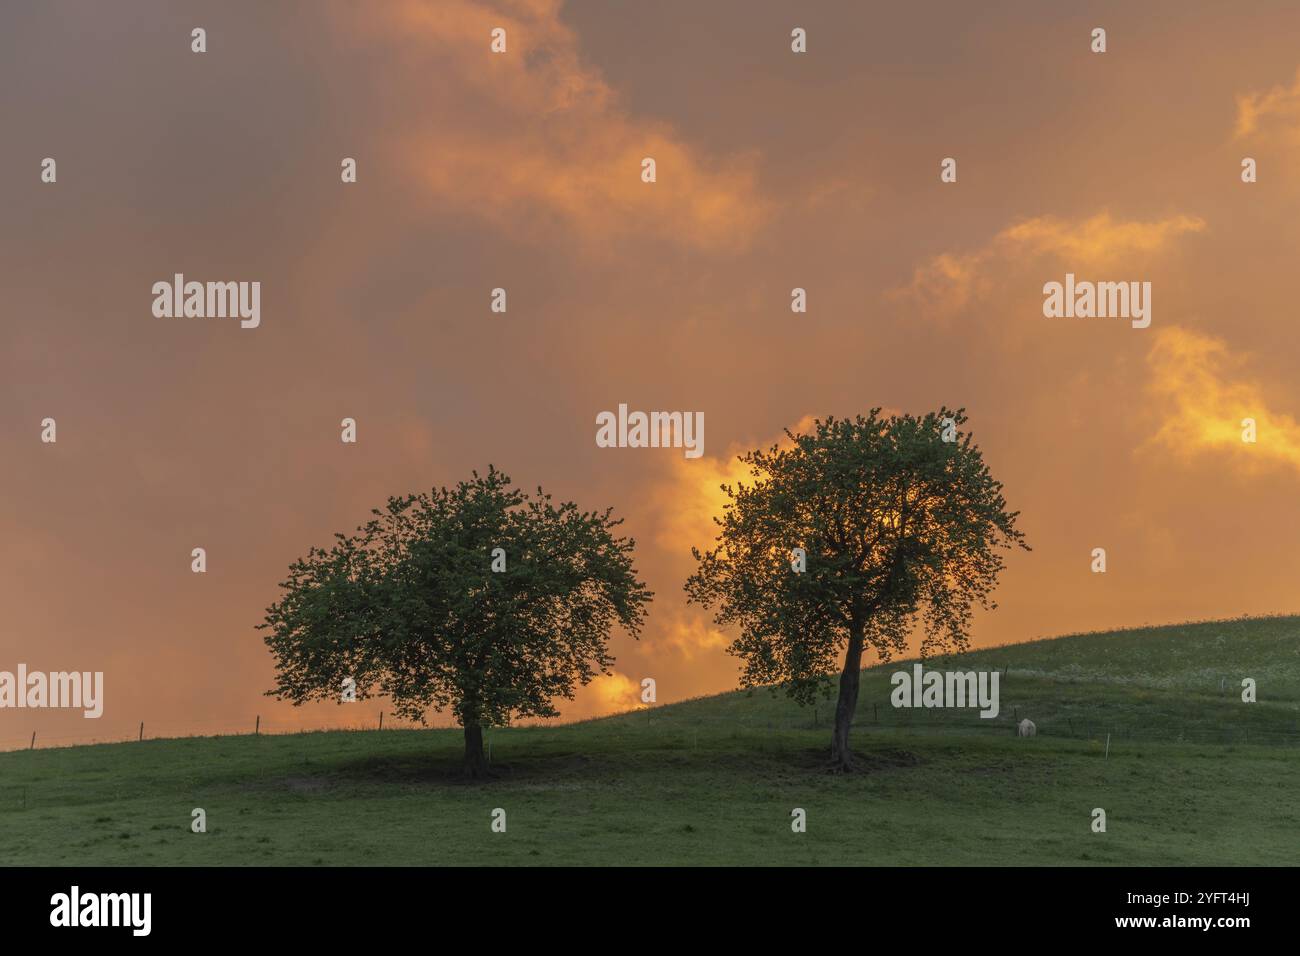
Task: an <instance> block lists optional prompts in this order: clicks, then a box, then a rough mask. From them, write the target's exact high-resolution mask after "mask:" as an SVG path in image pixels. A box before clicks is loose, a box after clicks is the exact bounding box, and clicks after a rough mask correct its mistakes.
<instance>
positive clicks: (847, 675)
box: [831, 629, 862, 772]
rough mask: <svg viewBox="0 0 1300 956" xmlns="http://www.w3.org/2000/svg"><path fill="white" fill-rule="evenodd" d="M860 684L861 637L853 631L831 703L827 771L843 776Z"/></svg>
mask: <svg viewBox="0 0 1300 956" xmlns="http://www.w3.org/2000/svg"><path fill="white" fill-rule="evenodd" d="M861 683H862V633H861V631H859V630H857V629H854V632H853V633H851V634H850V635H849V649H848V652H847V653H846V654H845V655H844V670H843V671H842V672H841V673H840V696H839V699H838V700H837V701H836V702H835V733H834V736H833V737H832V738H831V769H832V770H836V771H840V772H845V771H849V770H852V769H853V753H852V751H850V750H849V728H851V727H852V726H853V715H854V714H855V713H857V710H858V686H859V685H860V684H861Z"/></svg>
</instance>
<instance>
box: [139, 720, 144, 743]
mask: <svg viewBox="0 0 1300 956" xmlns="http://www.w3.org/2000/svg"><path fill="white" fill-rule="evenodd" d="M139 739H140V740H144V721H143V720H142V721H140V737H139Z"/></svg>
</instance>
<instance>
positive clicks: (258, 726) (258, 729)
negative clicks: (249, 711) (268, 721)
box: [253, 714, 262, 737]
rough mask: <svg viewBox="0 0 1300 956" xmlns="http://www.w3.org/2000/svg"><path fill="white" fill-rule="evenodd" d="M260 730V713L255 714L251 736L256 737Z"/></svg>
mask: <svg viewBox="0 0 1300 956" xmlns="http://www.w3.org/2000/svg"><path fill="white" fill-rule="evenodd" d="M261 732H262V715H261V714H258V715H257V723H255V724H254V725H253V736H254V737H256V736H257V735H258V734H260V733H261Z"/></svg>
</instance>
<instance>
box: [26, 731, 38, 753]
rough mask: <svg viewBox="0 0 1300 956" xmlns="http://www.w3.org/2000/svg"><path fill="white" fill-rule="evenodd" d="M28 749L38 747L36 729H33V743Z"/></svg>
mask: <svg viewBox="0 0 1300 956" xmlns="http://www.w3.org/2000/svg"><path fill="white" fill-rule="evenodd" d="M27 749H28V750H35V749H36V731H34V730H33V731H32V745H31V746H30V747H28V748H27Z"/></svg>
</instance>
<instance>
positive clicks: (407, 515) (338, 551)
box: [260, 467, 653, 776]
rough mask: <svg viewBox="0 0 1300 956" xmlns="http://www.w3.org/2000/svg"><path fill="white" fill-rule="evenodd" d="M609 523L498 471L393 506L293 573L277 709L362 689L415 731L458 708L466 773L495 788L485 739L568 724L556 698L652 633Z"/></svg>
mask: <svg viewBox="0 0 1300 956" xmlns="http://www.w3.org/2000/svg"><path fill="white" fill-rule="evenodd" d="M611 511H612V509H610V510H606V511H605V512H603V513H596V512H584V511H579V510H578V507H577V506H576V505H574V504H573V503H571V502H570V503H567V504H563V505H560V506H558V507H556V506H555V505H553V504H552V503H551V497H550V496H549V495H545V494H543V493H542V491H541V489H540V488H539V489H538V492H537V497H535V498H532V499H530V498H529V496H528V495H525V494H523V493H522V492H521V491H519V490H517V489H515V488H513V487H511V484H510V479H509V478H508V477H506V476H505V475H503V474H502V473H501V472H499V471H497V470H496V469H495V468H491V467H490V468H489V470H488V473H487V475H486V476H482V477H480V476H479V474H478V472H474V477H473V479H472V480H470V481H462V482H460V483H459V484H458V485H457V486H456V487H455V488H454V489H451V490H448V489H446V488H441V489H434V490H433V491H432V492H430V493H428V494H419V495H415V494H412V495H407V496H406V497H402V498H390V499H389V500H388V504H387V507H386V508H384V509H383V510H380V509H374V510H373V511H372V512H371V513H372V514H373V515H374V517H373V518H372V519H371V520H370V521H369V522H368V523H366V524H364V525H362V526H361V527H359V528H358V529H357V533H356V534H353V535H343V534H336V535H335V536H334V537H335V539H336V541H335V543H334V545H333V546H332V547H330V548H329V549H328V550H325V549H321V548H312V549H311V551H310V552H309V553H308V555H307V557H306V558H305V559H299V560H298V561H296V562H294V564H293V565H292V566H291V567H290V569H289V579H288V580H287V581H285V582H283V583H282V584H281V585H280V586H281V588H283V589H284V590H285V591H286V592H287V593H285V594H283V595H282V597H281V599H280V600H279V601H278V602H276V603H275V604H273V605H271V607H269V608H267V612H266V620H265V621H264V622H263V623H262V624H261V625H260V627H261V628H264V629H267V630H269V632H270V633H268V634H267V635H266V636H265V640H266V643H267V645H268V646H269V647H270V649H271V652H272V654H273V655H274V656H275V659H276V687H275V688H274V689H273V690H271V691H268V692H267V693H268V695H270V696H274V697H276V698H279V699H286V700H291V701H293V703H294V704H301V703H303V702H305V701H308V700H328V699H338V695H339V692H340V687H341V686H342V685H344V683H345V681H346V680H347V679H348V678H351V679H352V681H354V682H355V692H356V698H357V699H358V700H362V699H365V698H366V697H369V696H372V695H374V694H381V695H384V696H387V697H389V698H390V699H391V700H392V702H393V705H394V707H395V711H396V713H397V714H398V715H399V716H401V717H405V718H407V719H409V720H418V721H420V722H421V723H423V722H424V719H425V713H426V711H427V710H428V709H429V708H432V709H433V710H434V711H437V712H441V711H442V710H443V709H444V708H450V709H451V712H452V714H453V715H454V716H455V718H456V719H457V720H458V721H459V722H460V724H461V725H462V726H463V727H464V729H465V765H466V770H467V772H468V773H469V774H470V775H472V776H484V775H487V772H488V771H487V762H486V760H485V759H484V754H483V726H484V724H487V725H489V726H490V725H501V726H504V725H507V724H509V723H510V721H511V720H512V719H513V718H516V717H553V716H555V715H556V713H557V711H556V709H555V706H554V704H553V701H554V700H555V699H556V698H566V699H572V698H573V692H574V686H575V684H580V685H585V684H587V683H588V682H589V681H591V680H592V678H594V677H595V676H596V675H597V674H603V673H607V672H608V668H609V666H610V665H611V664H612V663H613V658H612V657H611V656H610V655H609V652H608V646H607V642H608V637H609V632H610V629H611V628H612V627H613V626H614V625H615V624H617V625H621V626H622V627H623V629H624V630H625V631H626V632H627V633H629V634H631V636H632V637H634V638H635V637H637V636H638V635H639V633H640V629H641V625H642V623H643V621H644V618H645V614H646V605H647V604H648V603H649V601H650V599H651V597H652V596H653V595H652V594H651V593H650V592H649V591H647V590H646V587H645V585H644V584H642V583H641V582H640V581H638V580H637V578H636V574H635V571H634V569H633V567H632V551H633V548H634V546H635V542H634V541H632V540H631V539H627V538H621V537H615V535H614V533H613V530H614V528H616V527H617V526H618V525H619V524H620V523H621V520H614V519H613V518H611V517H610V515H611ZM497 549H500V550H497Z"/></svg>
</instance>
